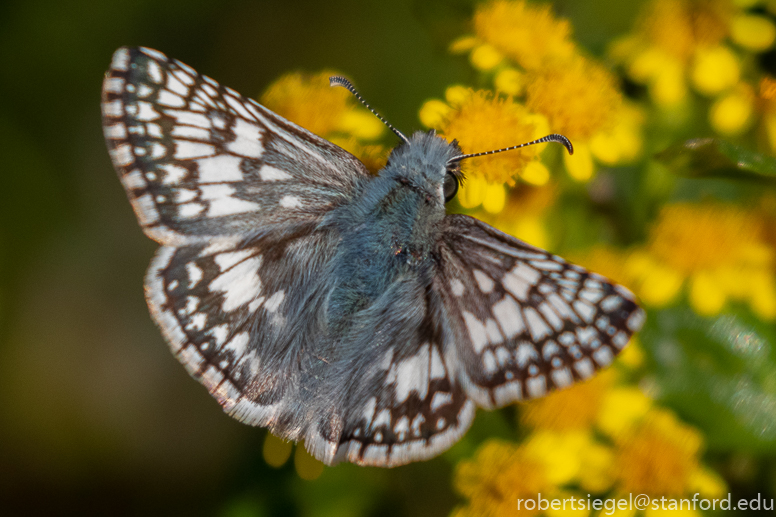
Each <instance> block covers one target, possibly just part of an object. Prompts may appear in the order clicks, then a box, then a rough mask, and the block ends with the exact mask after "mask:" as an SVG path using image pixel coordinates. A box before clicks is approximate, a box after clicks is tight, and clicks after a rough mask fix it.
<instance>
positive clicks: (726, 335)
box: [641, 308, 776, 451]
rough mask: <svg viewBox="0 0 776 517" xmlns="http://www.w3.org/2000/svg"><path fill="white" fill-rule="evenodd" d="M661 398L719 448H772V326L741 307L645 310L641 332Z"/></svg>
mask: <svg viewBox="0 0 776 517" xmlns="http://www.w3.org/2000/svg"><path fill="white" fill-rule="evenodd" d="M641 337H642V340H643V342H644V344H645V345H647V346H646V347H645V348H646V349H647V350H648V353H649V354H650V356H651V359H652V360H653V362H654V366H655V373H656V376H657V379H656V381H657V385H658V386H659V387H660V398H661V399H662V400H663V402H665V403H666V404H668V405H669V406H671V407H673V408H675V409H676V410H677V411H678V412H679V413H680V414H681V415H682V416H683V417H684V418H686V419H687V420H688V421H689V422H692V423H693V424H695V425H697V426H698V427H700V428H701V429H702V430H703V431H704V433H705V434H706V436H707V439H708V443H709V446H710V447H711V448H713V449H717V450H750V451H776V351H774V346H776V330H775V329H774V328H773V326H772V325H767V324H765V323H763V322H761V321H759V320H757V319H755V318H754V317H752V316H750V315H748V314H746V313H743V311H742V312H741V313H737V314H725V315H721V316H718V317H716V318H701V317H699V316H697V315H695V314H694V313H693V312H692V311H691V310H690V309H688V308H674V309H669V310H664V311H656V312H651V313H650V317H649V318H648V323H647V327H646V328H645V329H644V331H643V332H642V334H641Z"/></svg>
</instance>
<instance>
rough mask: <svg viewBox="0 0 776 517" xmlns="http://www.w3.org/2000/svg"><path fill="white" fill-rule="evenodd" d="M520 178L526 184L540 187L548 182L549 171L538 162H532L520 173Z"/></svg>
mask: <svg viewBox="0 0 776 517" xmlns="http://www.w3.org/2000/svg"><path fill="white" fill-rule="evenodd" d="M520 177H521V178H522V179H523V181H525V182H526V183H530V184H531V185H536V186H538V187H540V186H542V185H546V184H547V182H548V181H550V171H549V169H547V167H545V165H544V164H543V163H542V162H540V161H539V160H533V161H531V162H528V165H526V166H525V168H524V169H523V170H522V171H520Z"/></svg>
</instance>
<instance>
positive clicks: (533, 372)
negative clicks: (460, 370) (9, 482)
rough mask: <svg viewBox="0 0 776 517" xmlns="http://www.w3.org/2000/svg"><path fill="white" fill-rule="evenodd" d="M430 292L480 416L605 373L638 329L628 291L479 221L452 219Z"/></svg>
mask: <svg viewBox="0 0 776 517" xmlns="http://www.w3.org/2000/svg"><path fill="white" fill-rule="evenodd" d="M445 224H446V229H445V230H444V231H443V233H442V239H441V240H440V243H439V248H440V251H439V255H440V262H441V268H440V275H439V276H438V277H437V279H436V288H437V289H438V291H439V292H440V293H441V295H442V297H443V299H444V306H445V307H446V308H447V310H448V311H449V313H448V314H447V319H448V322H449V327H450V329H451V333H450V335H449V336H447V338H448V342H447V343H446V346H449V347H457V349H458V350H459V353H460V354H461V359H462V361H461V363H462V364H463V365H464V378H465V379H466V384H467V387H468V389H469V395H470V396H471V397H472V398H473V399H474V400H476V401H477V403H478V404H479V405H481V406H484V407H492V406H503V405H504V404H508V403H510V402H514V401H516V400H521V399H529V398H535V397H540V396H542V395H545V394H546V393H547V392H549V391H551V390H553V389H557V388H565V387H567V386H570V385H571V384H572V383H574V382H575V381H577V380H582V379H586V378H588V377H590V376H591V375H593V373H594V372H595V371H596V370H598V369H599V368H603V367H605V366H608V365H609V364H611V362H612V360H613V359H614V356H615V355H616V354H617V353H619V352H620V350H622V348H623V347H624V346H625V345H626V344H627V343H628V340H629V339H630V336H631V335H632V334H633V333H634V332H635V331H637V330H639V329H640V328H641V326H642V324H643V322H644V311H643V310H642V309H641V308H639V307H638V305H636V302H635V299H634V297H633V295H632V294H631V293H630V292H629V291H628V290H627V289H625V288H623V287H621V286H617V285H614V284H612V283H610V282H609V281H608V280H606V279H605V278H603V277H601V276H600V275H597V274H595V273H591V272H589V271H587V270H585V269H584V268H581V267H579V266H576V265H573V264H569V263H567V262H566V261H564V260H563V259H561V258H560V257H557V256H555V255H552V254H550V253H547V252H546V251H544V250H541V249H539V248H535V247H533V246H530V245H528V244H526V243H524V242H521V241H519V240H517V239H515V238H514V237H511V236H509V235H507V234H504V233H502V232H500V231H498V230H496V229H494V228H492V227H490V226H488V225H486V224H485V223H482V222H481V221H479V220H477V219H474V218H471V217H468V216H464V215H451V216H448V217H447V218H446V220H445Z"/></svg>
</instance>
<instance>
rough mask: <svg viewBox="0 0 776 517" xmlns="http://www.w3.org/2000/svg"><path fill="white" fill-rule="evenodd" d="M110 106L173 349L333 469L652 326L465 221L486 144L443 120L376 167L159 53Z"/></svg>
mask: <svg viewBox="0 0 776 517" xmlns="http://www.w3.org/2000/svg"><path fill="white" fill-rule="evenodd" d="M332 82H333V84H335V85H340V86H345V87H347V88H348V89H350V90H351V91H352V92H353V93H356V92H355V90H354V89H353V87H352V85H350V83H349V82H347V81H346V80H344V79H342V78H334V79H332ZM356 95H357V96H358V94H357V93H356ZM358 97H359V99H361V98H360V96H358ZM364 104H365V105H366V103H364ZM367 107H368V105H367ZM313 109H314V108H313ZM373 112H374V111H373ZM102 114H103V129H104V134H105V138H106V142H107V146H108V150H109V153H110V156H111V159H112V161H113V165H114V166H115V168H116V171H117V172H118V175H119V178H120V180H121V183H122V184H123V186H124V189H125V190H126V193H127V195H128V197H129V200H130V202H131V204H132V207H133V208H134V211H135V214H136V216H137V219H138V221H139V223H140V226H141V227H142V229H143V231H144V232H145V234H146V235H147V236H148V237H150V238H151V239H153V240H155V241H156V242H158V243H159V244H160V245H161V247H160V248H159V249H158V250H157V252H156V255H155V256H154V258H153V260H152V262H151V265H150V268H149V270H148V273H147V275H146V278H145V293H146V300H147V302H148V306H149V308H150V312H151V315H152V317H153V319H154V320H155V321H156V323H157V324H158V326H159V327H160V329H161V331H162V333H163V334H164V337H165V338H166V340H167V342H168V344H169V346H170V348H171V350H172V353H173V354H174V355H175V357H176V358H177V359H178V360H179V361H180V362H181V363H182V364H183V366H184V367H185V368H186V370H188V372H189V374H191V376H192V377H194V378H195V379H197V380H198V381H199V382H200V383H202V384H203V385H204V386H205V387H206V388H207V390H208V391H209V392H210V394H211V395H212V396H213V397H215V398H216V400H217V401H218V402H219V404H221V406H222V407H223V410H224V411H225V412H226V413H228V414H229V415H231V416H233V417H235V418H237V419H238V420H240V421H242V422H245V423H246V424H250V425H255V426H262V427H267V428H269V430H270V431H271V432H272V433H273V434H275V435H277V436H279V437H281V438H283V439H288V440H294V441H298V440H304V443H305V446H306V447H307V449H308V450H309V452H310V453H311V454H312V455H313V456H315V457H316V458H318V459H319V460H321V461H323V462H324V463H326V464H334V463H337V462H339V461H349V462H353V463H356V464H361V465H375V466H396V465H402V464H406V463H409V462H412V461H416V460H422V459H427V458H430V457H433V456H435V455H437V454H439V453H441V452H442V451H444V450H446V449H447V448H449V447H450V446H451V445H452V444H453V443H455V442H456V441H457V440H458V439H459V438H460V437H461V435H462V434H463V433H464V432H465V431H466V430H467V428H468V427H469V425H470V424H471V422H472V419H473V417H474V414H475V409H476V408H477V407H478V406H479V407H482V408H496V407H501V406H504V405H506V404H509V403H512V402H514V401H518V400H523V399H531V398H536V397H541V396H543V395H545V394H546V393H548V392H550V391H552V390H554V389H558V388H564V387H567V386H570V385H571V384H573V383H574V382H576V381H579V380H582V379H587V378H589V377H591V376H592V375H593V374H594V373H595V372H596V370H598V369H600V368H603V367H606V366H608V365H609V364H610V363H611V362H612V361H613V359H614V357H615V355H616V354H617V353H618V352H619V351H620V350H622V348H623V347H624V346H625V345H626V344H627V343H628V341H629V339H630V336H631V335H632V334H633V333H634V332H636V331H638V330H639V329H640V328H641V326H642V325H643V323H644V319H645V313H644V311H643V310H642V309H641V308H639V306H638V305H637V303H636V301H635V299H634V296H633V295H632V294H631V293H630V292H629V291H628V290H626V289H625V288H623V287H621V286H618V285H614V284H612V283H611V282H609V281H608V280H606V279H605V278H603V277H601V276H600V275H597V274H596V273H592V272H589V271H587V270H585V269H583V268H581V267H579V266H576V265H572V264H569V263H567V262H566V261H564V260H563V259H562V258H560V257H557V256H555V255H552V254H550V253H548V252H546V251H543V250H541V249H538V248H535V247H533V246H531V245H529V244H526V243H524V242H522V241H520V240H517V239H515V238H514V237H512V236H510V235H507V234H505V233H502V232H500V231H498V230H496V229H494V228H492V227H490V226H488V225H487V224H485V223H483V222H481V221H479V220H477V219H475V218H472V217H469V216H467V215H460V214H458V215H455V214H447V213H446V210H445V203H446V202H448V201H449V200H450V199H452V198H453V197H454V196H455V194H456V191H457V189H458V185H459V183H460V181H461V171H460V161H461V160H462V159H464V158H469V157H472V156H475V155H463V154H462V152H461V150H460V148H459V146H458V145H457V143H456V142H455V141H453V142H447V141H446V140H445V139H443V138H441V137H439V136H437V135H435V134H434V132H433V131H432V132H416V133H415V134H413V135H412V136H411V137H410V138H407V137H405V136H404V135H403V134H402V133H400V132H399V131H397V130H395V129H394V128H393V127H392V126H390V125H389V127H390V128H391V129H392V130H393V131H394V132H395V133H396V134H397V135H398V136H399V137H400V138H401V139H402V143H401V144H400V145H399V146H398V147H396V148H395V149H394V150H393V151H392V153H391V155H390V158H389V160H388V163H387V165H386V166H385V168H384V169H382V170H381V171H380V173H379V175H377V176H373V175H371V174H370V173H369V172H368V171H367V170H366V168H365V167H364V165H363V164H362V163H361V162H360V161H359V160H358V159H357V158H355V157H354V156H352V155H351V154H349V153H348V152H346V151H345V150H343V149H341V148H339V147H338V146H336V145H334V144H332V143H331V142H328V141H327V140H324V139H322V138H320V137H318V136H316V135H314V134H312V133H310V132H309V131H307V130H305V129H303V128H301V127H299V126H297V125H295V124H293V123H291V122H289V121H287V120H285V119H283V118H282V117H280V116H278V115H277V114H275V113H273V112H271V111H269V110H268V109H266V108H264V107H263V106H261V105H259V104H258V103H256V102H255V101H253V100H251V99H248V98H246V97H243V96H241V95H240V94H239V93H237V92H236V91H234V90H232V89H231V88H227V87H224V86H222V85H220V84H219V83H217V82H216V81H214V80H212V79H211V78H209V77H207V76H204V75H200V74H198V73H197V72H196V71H195V70H194V69H192V68H191V67H189V66H187V65H185V64H183V63H181V62H179V61H176V60H173V59H169V58H167V57H166V56H165V55H164V54H162V53H160V52H158V51H156V50H151V49H148V48H128V47H124V48H120V49H119V50H117V51H116V52H115V54H114V55H113V59H112V62H111V65H110V69H109V71H108V72H107V73H106V76H105V79H104V82H103V88H102ZM375 115H377V114H376V113H375ZM381 120H382V118H381ZM386 124H387V122H386ZM547 138H548V139H549V140H556V141H560V142H561V143H564V144H565V143H567V142H568V141H567V140H565V138H564V137H560V136H557V135H552V136H550V137H547ZM516 147H519V146H516ZM568 147H569V149H571V147H570V144H568ZM479 154H488V153H478V154H477V155H479Z"/></svg>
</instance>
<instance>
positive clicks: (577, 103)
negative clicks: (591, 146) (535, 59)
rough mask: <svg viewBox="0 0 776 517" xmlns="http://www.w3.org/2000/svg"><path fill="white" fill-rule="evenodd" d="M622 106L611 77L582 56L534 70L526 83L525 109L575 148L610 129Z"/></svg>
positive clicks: (601, 67) (600, 67)
mask: <svg viewBox="0 0 776 517" xmlns="http://www.w3.org/2000/svg"><path fill="white" fill-rule="evenodd" d="M621 103H622V97H621V95H620V92H619V91H618V88H617V80H616V78H615V77H614V75H613V74H612V73H611V72H609V70H607V69H606V68H604V67H603V66H601V65H600V64H598V63H596V62H594V61H592V60H590V59H587V58H585V57H582V56H577V57H575V58H574V59H571V60H568V61H566V62H564V63H563V64H559V65H554V66H553V65H549V66H546V67H543V68H540V69H538V70H535V71H533V72H532V73H530V74H529V77H528V79H527V80H526V106H527V107H528V108H529V109H530V110H531V111H534V112H536V113H541V114H542V115H545V116H546V117H547V119H548V120H549V123H550V129H551V131H553V132H558V133H562V134H564V135H566V136H567V137H568V138H569V139H571V141H572V142H574V143H575V145H576V142H575V140H583V141H584V140H588V139H589V138H590V137H591V136H593V134H594V133H596V132H597V131H599V130H602V129H609V128H611V126H612V125H613V124H614V122H615V117H616V114H617V111H618V109H619V108H620V105H621Z"/></svg>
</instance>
